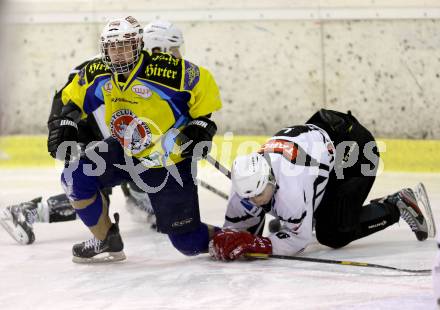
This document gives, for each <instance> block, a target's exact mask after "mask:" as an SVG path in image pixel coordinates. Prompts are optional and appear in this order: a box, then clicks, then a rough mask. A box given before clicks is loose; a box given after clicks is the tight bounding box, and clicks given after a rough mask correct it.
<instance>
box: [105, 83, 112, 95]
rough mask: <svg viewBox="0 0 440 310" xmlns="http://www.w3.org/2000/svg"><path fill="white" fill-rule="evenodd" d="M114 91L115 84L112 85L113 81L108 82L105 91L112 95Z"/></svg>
mask: <svg viewBox="0 0 440 310" xmlns="http://www.w3.org/2000/svg"><path fill="white" fill-rule="evenodd" d="M112 89H113V84H112V81H111V80H110V81H108V82H106V83H105V84H104V90H105V91H106V92H108V93H111V92H112Z"/></svg>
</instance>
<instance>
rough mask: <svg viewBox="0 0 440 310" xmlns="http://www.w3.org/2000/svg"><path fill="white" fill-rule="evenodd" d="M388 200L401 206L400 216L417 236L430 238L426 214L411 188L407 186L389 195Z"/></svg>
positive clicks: (418, 237) (422, 239) (421, 239)
mask: <svg viewBox="0 0 440 310" xmlns="http://www.w3.org/2000/svg"><path fill="white" fill-rule="evenodd" d="M386 200H387V201H388V202H390V203H392V204H394V205H395V206H397V207H398V208H399V211H400V217H401V218H402V219H403V220H404V221H405V222H406V223H407V224H408V225H409V227H410V228H411V230H412V231H413V232H414V234H415V235H416V237H417V240H419V241H424V240H426V239H427V238H428V235H429V229H428V224H427V220H426V218H425V216H424V215H423V213H422V210H421V209H420V206H419V204H418V201H417V198H416V195H415V194H414V191H413V190H412V189H410V188H405V189H402V190H400V191H399V192H397V193H395V194H393V195H391V196H389V197H387V199H386Z"/></svg>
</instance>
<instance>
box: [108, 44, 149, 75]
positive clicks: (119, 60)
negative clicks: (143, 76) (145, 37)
mask: <svg viewBox="0 0 440 310" xmlns="http://www.w3.org/2000/svg"><path fill="white" fill-rule="evenodd" d="M141 46H142V42H141V40H139V39H129V40H124V41H116V42H102V43H101V55H102V60H103V62H104V63H105V64H106V65H107V66H108V67H109V68H110V70H112V72H114V73H127V72H130V71H131V70H132V69H133V68H134V67H135V66H136V63H137V61H138V59H139V55H140V53H141V49H142V47H141ZM110 55H111V56H110ZM112 57H113V58H114V59H115V60H113V61H112Z"/></svg>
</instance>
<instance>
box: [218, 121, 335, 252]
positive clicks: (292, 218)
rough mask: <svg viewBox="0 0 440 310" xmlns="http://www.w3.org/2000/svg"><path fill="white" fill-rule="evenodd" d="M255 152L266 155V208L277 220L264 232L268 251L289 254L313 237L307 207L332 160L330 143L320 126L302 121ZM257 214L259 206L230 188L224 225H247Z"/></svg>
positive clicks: (312, 206) (315, 200) (320, 191)
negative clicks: (275, 227)
mask: <svg viewBox="0 0 440 310" xmlns="http://www.w3.org/2000/svg"><path fill="white" fill-rule="evenodd" d="M259 152H260V153H263V154H264V155H265V156H266V158H268V159H270V165H271V167H272V170H273V173H274V176H275V180H276V183H277V187H276V191H275V194H274V196H273V198H272V202H271V203H270V206H269V207H270V211H269V213H270V214H272V215H274V216H276V217H278V218H279V219H280V220H281V222H282V227H281V230H280V231H279V232H277V233H273V234H271V235H269V236H268V237H269V239H270V240H271V242H272V250H273V254H278V255H294V254H296V253H297V252H299V251H301V250H303V249H304V248H305V247H306V246H307V245H308V244H309V243H310V242H311V241H312V240H313V234H312V222H313V212H314V211H315V210H316V208H317V207H318V206H319V203H320V202H321V200H322V197H323V195H324V192H325V187H326V185H327V182H328V178H329V173H330V171H331V170H332V169H333V166H334V156H335V148H334V145H333V143H332V141H331V139H330V137H329V136H328V134H327V133H326V132H325V131H324V130H323V129H321V128H319V127H317V126H315V125H310V124H307V125H301V126H292V127H288V128H283V129H282V130H281V131H279V132H278V133H277V134H276V135H275V136H273V137H272V138H270V139H269V140H268V141H267V142H266V143H265V144H264V145H263V146H262V148H261V150H260V151H259ZM265 209H266V208H265ZM266 211H268V210H266ZM263 217H264V211H263V209H262V208H261V207H257V206H255V205H253V204H252V202H250V201H249V200H248V199H241V198H240V197H239V196H238V195H237V193H235V192H232V193H231V195H230V198H229V201H228V207H227V211H226V216H225V224H224V227H225V228H233V229H237V230H252V229H255V228H256V227H257V226H258V225H259V224H260V223H262V218H263ZM251 228H252V229H251Z"/></svg>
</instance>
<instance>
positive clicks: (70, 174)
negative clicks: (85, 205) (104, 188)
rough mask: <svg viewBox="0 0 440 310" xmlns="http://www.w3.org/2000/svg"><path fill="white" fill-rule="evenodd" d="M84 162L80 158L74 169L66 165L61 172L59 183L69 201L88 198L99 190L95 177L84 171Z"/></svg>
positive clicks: (85, 162)
mask: <svg viewBox="0 0 440 310" xmlns="http://www.w3.org/2000/svg"><path fill="white" fill-rule="evenodd" d="M85 164H87V161H86V160H84V159H80V160H79V163H78V167H77V168H76V169H74V170H73V171H72V169H71V168H70V167H66V168H64V170H63V173H62V174H61V185H62V186H63V189H64V192H65V193H66V195H67V197H68V198H69V200H71V201H78V200H83V199H90V198H91V197H93V196H94V195H95V194H96V193H97V192H98V191H99V184H98V179H97V177H96V176H88V175H86V174H85V173H84V165H85Z"/></svg>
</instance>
